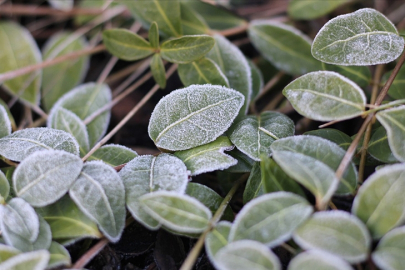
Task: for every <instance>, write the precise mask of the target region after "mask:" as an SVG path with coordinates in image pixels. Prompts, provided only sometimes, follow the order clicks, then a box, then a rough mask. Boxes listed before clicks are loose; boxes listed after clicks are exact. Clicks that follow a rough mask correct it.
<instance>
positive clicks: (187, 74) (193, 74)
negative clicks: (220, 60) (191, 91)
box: [177, 57, 229, 87]
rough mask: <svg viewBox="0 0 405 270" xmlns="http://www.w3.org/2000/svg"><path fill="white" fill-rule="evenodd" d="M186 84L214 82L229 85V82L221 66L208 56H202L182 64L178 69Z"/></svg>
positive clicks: (181, 78) (182, 80)
mask: <svg viewBox="0 0 405 270" xmlns="http://www.w3.org/2000/svg"><path fill="white" fill-rule="evenodd" d="M177 71H178V73H179V77H180V80H181V82H182V83H183V84H184V86H189V85H192V84H214V85H222V86H226V87H229V82H228V79H227V78H226V76H225V75H224V73H222V71H221V68H220V67H219V66H218V65H217V64H215V62H214V61H212V60H211V59H208V58H204V57H203V58H201V59H200V60H196V61H194V62H191V63H189V64H181V65H179V67H178V69H177Z"/></svg>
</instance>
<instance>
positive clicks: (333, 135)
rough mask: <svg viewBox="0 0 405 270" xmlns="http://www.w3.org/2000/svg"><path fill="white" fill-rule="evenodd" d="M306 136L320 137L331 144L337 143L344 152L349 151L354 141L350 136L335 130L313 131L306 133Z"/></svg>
mask: <svg viewBox="0 0 405 270" xmlns="http://www.w3.org/2000/svg"><path fill="white" fill-rule="evenodd" d="M304 135H312V136H318V137H321V138H324V139H327V140H329V141H331V142H334V143H336V144H337V145H339V146H340V147H341V148H343V149H344V150H347V149H348V148H349V146H350V144H351V143H352V141H353V140H352V138H350V136H349V135H347V134H346V133H343V132H342V131H340V130H337V129H333V128H323V129H318V130H311V131H308V132H305V133H304Z"/></svg>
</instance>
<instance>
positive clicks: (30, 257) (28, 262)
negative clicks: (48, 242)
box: [0, 250, 50, 270]
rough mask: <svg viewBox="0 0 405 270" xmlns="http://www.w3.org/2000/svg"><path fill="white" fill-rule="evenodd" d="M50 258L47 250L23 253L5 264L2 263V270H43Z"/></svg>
mask: <svg viewBox="0 0 405 270" xmlns="http://www.w3.org/2000/svg"><path fill="white" fill-rule="evenodd" d="M49 257H50V256H49V252H48V251H47V250H38V251H33V252H27V253H22V254H18V255H17V256H14V257H12V258H10V259H8V260H7V261H5V262H3V263H0V269H5V270H9V269H10V270H23V269H26V270H28V269H29V270H43V269H45V268H46V266H47V265H48V261H49Z"/></svg>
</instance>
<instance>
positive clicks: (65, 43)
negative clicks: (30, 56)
mask: <svg viewBox="0 0 405 270" xmlns="http://www.w3.org/2000/svg"><path fill="white" fill-rule="evenodd" d="M56 2H65V1H59V0H57V1H56ZM86 47H87V42H86V39H85V38H84V37H74V36H73V34H72V33H68V32H61V33H58V34H56V35H54V36H52V37H51V38H50V39H49V40H48V41H47V43H46V44H45V45H44V49H43V59H44V60H50V59H54V58H56V57H59V56H62V55H66V54H68V53H72V52H75V51H79V50H82V49H84V48H86ZM89 61H90V57H89V56H83V57H80V58H74V59H72V60H67V61H63V62H62V63H59V64H56V65H52V66H51V67H47V68H44V70H43V75H42V91H41V95H42V103H43V105H44V107H45V109H46V110H47V111H49V110H50V109H51V108H52V106H53V104H54V103H55V102H56V101H57V100H58V99H59V98H60V97H61V96H63V95H64V94H65V93H67V92H68V91H69V90H71V89H72V88H73V87H75V86H76V85H78V84H79V83H81V82H82V81H83V79H84V76H85V75H86V72H87V69H88V66H89Z"/></svg>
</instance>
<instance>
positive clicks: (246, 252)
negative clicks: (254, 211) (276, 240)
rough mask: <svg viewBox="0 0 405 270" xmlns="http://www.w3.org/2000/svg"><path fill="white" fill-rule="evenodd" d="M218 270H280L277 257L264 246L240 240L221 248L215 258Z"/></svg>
mask: <svg viewBox="0 0 405 270" xmlns="http://www.w3.org/2000/svg"><path fill="white" fill-rule="evenodd" d="M215 262H216V264H217V265H218V269H219V270H246V269H255V270H281V269H282V268H281V264H280V261H279V259H278V258H277V256H276V255H275V254H274V253H273V252H272V251H271V250H270V249H269V248H268V247H266V246H265V245H263V244H261V243H259V242H256V241H252V240H241V241H237V242H234V243H232V244H229V245H227V246H225V247H224V248H221V249H220V250H219V251H218V253H217V255H216V256H215Z"/></svg>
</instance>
